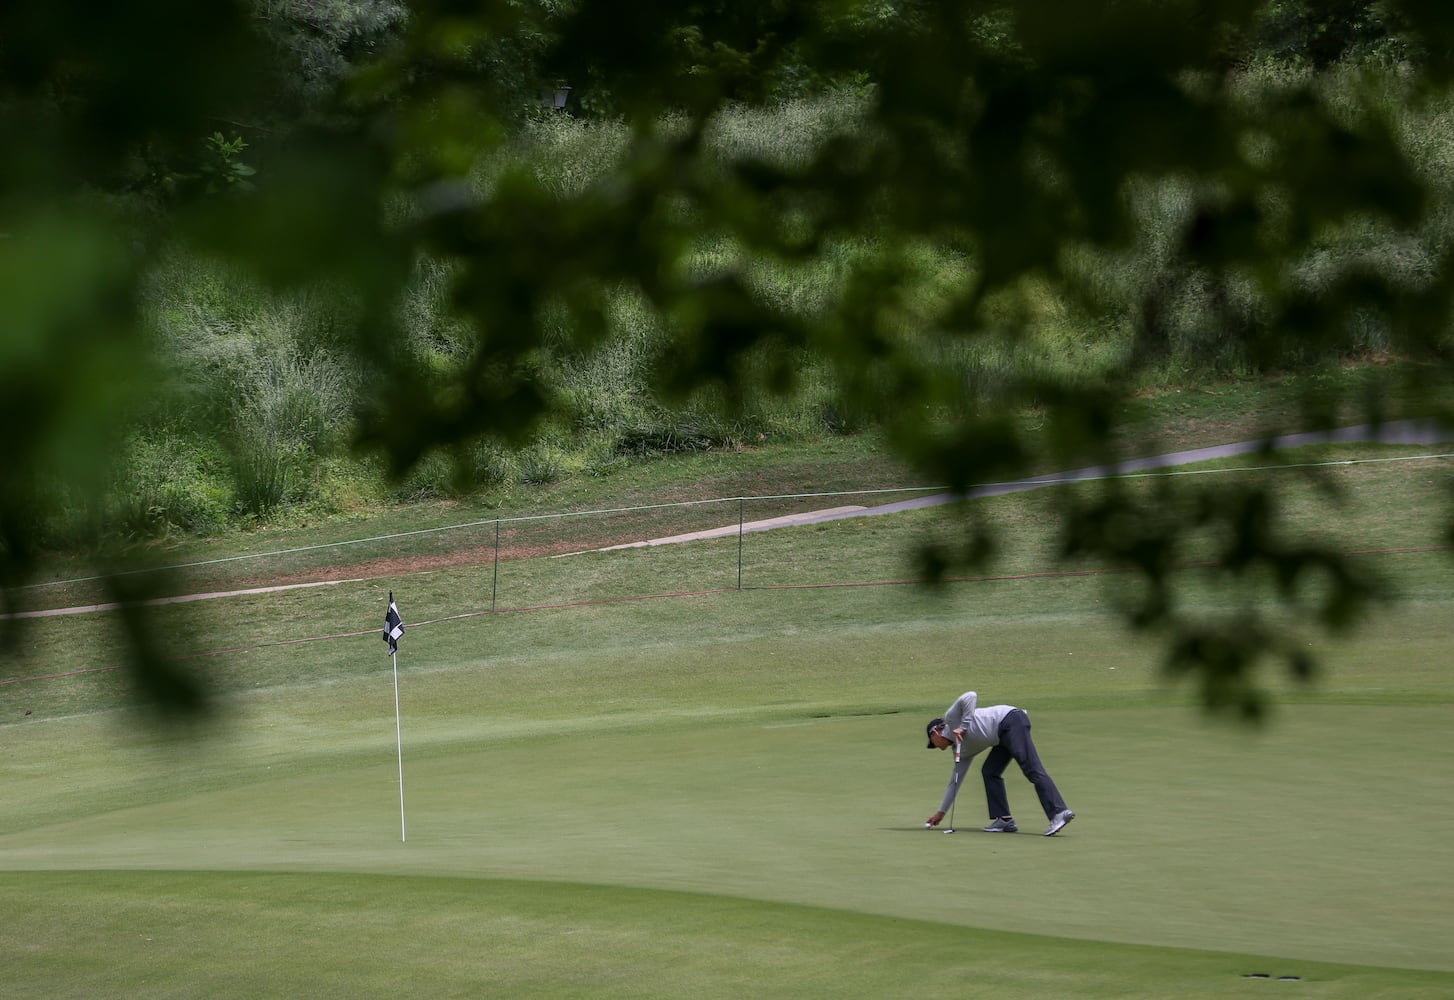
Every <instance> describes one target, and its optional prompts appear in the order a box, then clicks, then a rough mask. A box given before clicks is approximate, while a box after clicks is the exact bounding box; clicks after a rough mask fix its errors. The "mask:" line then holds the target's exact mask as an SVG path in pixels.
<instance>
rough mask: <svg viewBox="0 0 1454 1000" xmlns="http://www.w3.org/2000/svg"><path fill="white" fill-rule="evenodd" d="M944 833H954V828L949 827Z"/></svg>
mask: <svg viewBox="0 0 1454 1000" xmlns="http://www.w3.org/2000/svg"><path fill="white" fill-rule="evenodd" d="M944 832H945V833H953V832H954V827H952V826H951V827H950V828H949V829H947V830H945V831H944Z"/></svg>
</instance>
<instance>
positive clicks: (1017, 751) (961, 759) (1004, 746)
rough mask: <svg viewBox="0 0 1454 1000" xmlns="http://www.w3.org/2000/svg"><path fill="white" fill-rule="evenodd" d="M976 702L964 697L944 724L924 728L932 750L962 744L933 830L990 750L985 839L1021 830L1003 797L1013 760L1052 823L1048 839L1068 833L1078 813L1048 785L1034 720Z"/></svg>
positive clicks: (931, 822) (971, 696) (968, 694)
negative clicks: (1032, 728)
mask: <svg viewBox="0 0 1454 1000" xmlns="http://www.w3.org/2000/svg"><path fill="white" fill-rule="evenodd" d="M977 701H978V696H977V695H976V694H975V693H974V692H973V691H966V692H964V694H962V695H960V696H959V697H958V698H956V699H955V701H954V704H953V705H950V706H949V709H948V710H947V711H946V712H945V713H944V718H942V719H934V720H933V721H931V722H930V723H929V725H928V726H926V727H925V734H926V735H927V736H928V737H929V749H930V750H947V749H949V748H950V747H952V746H955V744H956V743H958V752H956V753H955V755H954V773H953V774H952V775H951V777H950V779H949V787H948V788H946V789H945V790H944V801H943V802H942V803H941V804H940V806H939V811H938V812H936V813H935V814H934V815H932V816H930V817H929V825H930V826H938V825H939V821H940V820H942V819H943V818H944V814H945V812H947V811H948V810H949V808H950V807H951V806H953V805H954V797H955V796H956V795H958V794H959V784H960V781H961V780H963V778H964V775H965V773H966V772H967V771H968V770H969V762H970V761H971V760H973V759H974V756H975V755H976V754H977V753H979V752H980V751H981V750H984V749H986V748H992V749H990V752H989V756H988V757H986V758H985V762H984V767H983V769H982V771H981V773H982V774H983V776H984V797H985V800H986V801H987V803H988V804H989V810H990V822H989V825H988V826H986V827H985V828H984V829H985V832H986V833H1014V832H1015V831H1016V830H1018V829H1019V827H1017V826H1016V825H1015V820H1014V819H1013V817H1011V815H1010V801H1009V799H1008V798H1006V797H1005V779H1004V777H1003V775H1004V773H1005V768H1006V767H1008V766H1009V764H1010V761H1011V759H1013V760H1014V761H1015V762H1016V763H1017V764H1019V765H1020V770H1021V771H1023V772H1025V777H1026V778H1028V779H1029V781H1030V784H1032V785H1034V786H1035V794H1036V795H1038V796H1040V807H1041V808H1042V809H1044V810H1045V816H1046V818H1048V819H1049V820H1050V826H1049V827H1048V828H1047V829H1046V831H1045V836H1047V837H1053V836H1055V835H1056V834H1057V833H1059V832H1060V831H1061V830H1062V829H1064V827H1065V824H1067V823H1069V822H1070V821H1071V820H1073V819H1075V813H1073V812H1071V811H1070V809H1069V808H1068V807H1067V806H1066V804H1065V800H1064V799H1062V798H1061V797H1060V791H1059V789H1057V788H1056V787H1055V782H1053V781H1051V780H1050V775H1049V774H1047V773H1046V771H1045V766H1044V765H1043V764H1041V763H1040V755H1039V754H1038V753H1036V752H1035V744H1034V742H1033V741H1032V740H1031V739H1030V716H1029V715H1027V714H1025V711H1024V709H1020V708H1015V707H1014V706H1013V705H992V706H990V707H989V708H975V703H976V702H977Z"/></svg>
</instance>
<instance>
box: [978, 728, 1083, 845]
mask: <svg viewBox="0 0 1454 1000" xmlns="http://www.w3.org/2000/svg"><path fill="white" fill-rule="evenodd" d="M1011 760H1013V761H1015V763H1017V764H1019V765H1020V770H1021V771H1023V772H1025V777H1026V778H1027V779H1028V780H1029V782H1030V784H1032V785H1034V786H1035V794H1036V795H1038V796H1040V807H1041V808H1042V809H1044V810H1045V818H1046V819H1054V818H1055V814H1056V813H1058V812H1060V811H1061V810H1062V809H1064V808H1065V800H1064V799H1062V798H1061V797H1060V790H1059V789H1057V788H1056V787H1055V782H1053V781H1051V780H1050V775H1048V774H1046V773H1045V765H1044V764H1042V763H1040V755H1039V754H1038V753H1036V752H1035V743H1034V741H1033V740H1031V739H1030V716H1029V715H1027V714H1026V713H1025V711H1024V710H1023V709H1019V708H1017V709H1015V710H1014V711H1013V712H1011V713H1010V714H1009V715H1007V716H1005V718H1004V721H1003V722H1001V723H1000V743H999V746H995V747H990V752H989V756H988V757H986V758H985V761H984V767H983V768H982V769H981V773H982V774H983V775H984V797H985V801H986V802H988V803H989V807H990V819H994V818H995V817H997V816H1008V815H1010V800H1009V799H1008V798H1006V797H1005V779H1004V778H1003V777H1002V775H1003V774H1004V773H1005V768H1007V767H1009V766H1010V761H1011Z"/></svg>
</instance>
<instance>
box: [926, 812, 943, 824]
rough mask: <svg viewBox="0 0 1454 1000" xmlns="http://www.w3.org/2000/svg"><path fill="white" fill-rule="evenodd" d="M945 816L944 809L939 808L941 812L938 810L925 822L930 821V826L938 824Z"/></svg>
mask: <svg viewBox="0 0 1454 1000" xmlns="http://www.w3.org/2000/svg"><path fill="white" fill-rule="evenodd" d="M943 818H944V810H942V809H941V810H939V812H936V813H935V814H934V815H933V816H930V817H929V818H928V819H927V820H925V822H926V823H928V824H929V825H930V826H938V825H939V821H940V820H941V819H943Z"/></svg>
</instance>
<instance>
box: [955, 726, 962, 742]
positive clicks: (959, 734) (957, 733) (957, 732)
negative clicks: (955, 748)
mask: <svg viewBox="0 0 1454 1000" xmlns="http://www.w3.org/2000/svg"><path fill="white" fill-rule="evenodd" d="M954 739H955V740H956V741H958V740H962V739H964V730H963V729H956V730H955V731H954Z"/></svg>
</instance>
